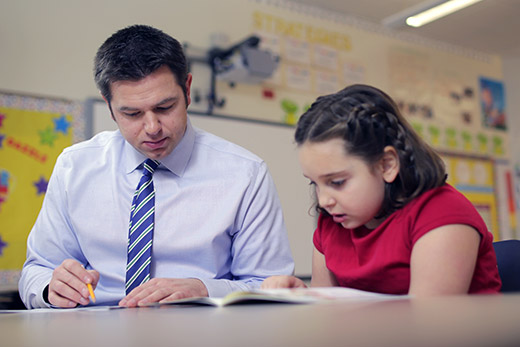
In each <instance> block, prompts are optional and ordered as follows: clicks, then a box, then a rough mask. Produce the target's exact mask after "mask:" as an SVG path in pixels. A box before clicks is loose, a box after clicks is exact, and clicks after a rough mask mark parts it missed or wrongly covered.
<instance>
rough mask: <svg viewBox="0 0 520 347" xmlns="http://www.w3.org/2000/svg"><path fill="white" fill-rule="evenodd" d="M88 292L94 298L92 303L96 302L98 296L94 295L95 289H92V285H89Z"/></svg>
mask: <svg viewBox="0 0 520 347" xmlns="http://www.w3.org/2000/svg"><path fill="white" fill-rule="evenodd" d="M87 287H88V292H89V293H90V297H91V298H92V302H96V296H95V295H94V289H92V284H90V283H87Z"/></svg>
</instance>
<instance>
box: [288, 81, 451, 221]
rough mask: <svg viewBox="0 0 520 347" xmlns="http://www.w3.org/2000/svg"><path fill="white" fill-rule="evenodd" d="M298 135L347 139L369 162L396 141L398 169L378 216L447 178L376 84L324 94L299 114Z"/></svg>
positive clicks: (302, 140)
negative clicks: (374, 85) (375, 86)
mask: <svg viewBox="0 0 520 347" xmlns="http://www.w3.org/2000/svg"><path fill="white" fill-rule="evenodd" d="M294 138H295V140H296V143H297V144H298V145H302V144H303V143H305V142H323V141H327V140H331V139H335V138H340V139H343V140H344V142H345V150H346V153H348V154H349V155H354V156H356V157H358V158H360V159H362V160H364V161H365V162H366V163H367V164H368V165H370V166H373V165H374V164H375V163H376V162H377V161H378V160H379V159H381V158H382V156H383V153H384V148H385V147H386V146H392V147H394V148H395V150H396V151H397V154H398V156H399V163H400V169H399V174H398V175H397V177H396V179H395V180H394V181H393V182H392V183H386V184H385V199H384V202H383V205H382V207H381V211H380V212H379V214H378V216H377V217H383V216H387V215H388V214H390V213H392V212H394V211H395V210H397V209H399V208H401V207H403V206H404V205H406V204H407V203H408V202H409V201H411V200H412V199H414V198H415V197H417V196H419V195H421V194H422V193H423V192H425V191H427V190H429V189H431V188H435V187H439V186H442V185H443V184H444V182H445V181H446V171H445V166H444V163H443V161H442V160H441V158H440V157H439V155H438V154H437V153H436V152H435V151H434V150H433V149H432V148H431V147H430V146H428V145H427V144H426V143H425V142H424V141H423V140H421V138H420V137H419V136H418V135H417V134H416V133H415V131H414V130H413V128H412V127H411V126H410V124H409V123H408V122H407V121H406V120H405V119H404V118H403V116H402V115H401V113H400V112H399V109H398V107H397V105H396V104H395V102H394V101H393V100H392V99H391V98H390V97H389V96H388V95H387V94H385V93H384V92H382V91H381V90H379V89H377V88H374V87H371V86H367V85H361V84H356V85H352V86H349V87H346V88H345V89H343V90H341V91H339V92H337V93H335V94H330V95H325V96H320V97H319V98H318V99H317V100H316V101H315V102H314V103H313V104H312V106H311V107H310V109H309V110H307V111H306V112H305V113H304V114H303V115H302V116H301V117H300V119H299V121H298V125H297V128H296V133H295V135H294ZM317 208H318V210H319V211H320V212H325V211H323V209H321V208H320V207H319V206H317Z"/></svg>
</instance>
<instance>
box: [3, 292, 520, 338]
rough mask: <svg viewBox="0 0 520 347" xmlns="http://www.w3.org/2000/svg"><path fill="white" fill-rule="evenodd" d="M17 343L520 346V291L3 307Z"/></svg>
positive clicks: (6, 330) (7, 331)
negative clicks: (314, 300) (221, 303)
mask: <svg viewBox="0 0 520 347" xmlns="http://www.w3.org/2000/svg"><path fill="white" fill-rule="evenodd" d="M0 336H1V340H0V345H1V346H5V347H11V346H36V347H38V346H53V347H54V346H73V347H81V346H88V347H98V346H128V347H131V346H145V347H154V346H228V347H229V346H298V347H301V346H356V347H365V346H377V347H384V346H396V347H397V346H398V347H407V346H410V347H412V346H413V347H422V346H432V347H434V346H435V347H440V346H468V347H470V346H471V347H480V346H493V347H501V346H504V347H506V346H507V347H512V346H520V294H514V295H497V296H452V297H434V298H416V299H399V300H385V301H373V300H363V301H337V302H336V301H334V302H327V303H319V304H309V305H293V304H256V305H235V306H227V307H205V306H197V307H194V306H162V307H160V308H151V307H149V308H135V309H116V310H97V311H77V310H72V311H71V310H68V311H67V310H59V312H42V311H36V312H31V311H27V312H17V313H5V314H0Z"/></svg>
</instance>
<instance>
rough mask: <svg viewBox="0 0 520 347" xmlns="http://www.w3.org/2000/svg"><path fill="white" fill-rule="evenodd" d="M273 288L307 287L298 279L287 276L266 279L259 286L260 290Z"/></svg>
mask: <svg viewBox="0 0 520 347" xmlns="http://www.w3.org/2000/svg"><path fill="white" fill-rule="evenodd" d="M275 288H307V286H306V285H305V283H304V282H303V281H302V280H301V279H299V278H298V277H294V276H287V275H280V276H271V277H268V278H266V279H265V280H264V282H263V283H262V286H261V289H275Z"/></svg>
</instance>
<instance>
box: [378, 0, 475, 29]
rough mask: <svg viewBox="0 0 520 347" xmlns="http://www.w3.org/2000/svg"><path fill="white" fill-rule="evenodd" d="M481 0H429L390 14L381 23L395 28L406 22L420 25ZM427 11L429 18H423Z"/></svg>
mask: <svg viewBox="0 0 520 347" xmlns="http://www.w3.org/2000/svg"><path fill="white" fill-rule="evenodd" d="M480 1H482V0H450V1H446V0H444V1H442V0H427V1H423V2H421V3H419V4H417V5H415V6H412V7H410V8H407V9H404V10H402V11H400V12H398V13H395V14H393V15H391V16H389V17H387V18H385V19H383V20H382V21H381V23H382V24H383V25H384V26H386V27H394V28H396V27H401V26H404V25H405V23H406V24H408V25H410V26H414V27H419V26H421V25H424V24H426V23H429V22H431V21H434V20H436V19H439V18H441V17H443V16H447V15H448V14H450V13H453V12H455V11H458V10H460V9H463V8H465V7H468V6H470V5H473V4H475V3H477V2H480ZM427 13H428V14H429V15H428V17H429V18H428V19H421V17H419V16H423V15H426V14H427ZM417 17H419V19H417ZM411 18H413V19H411ZM408 21H410V23H408Z"/></svg>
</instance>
